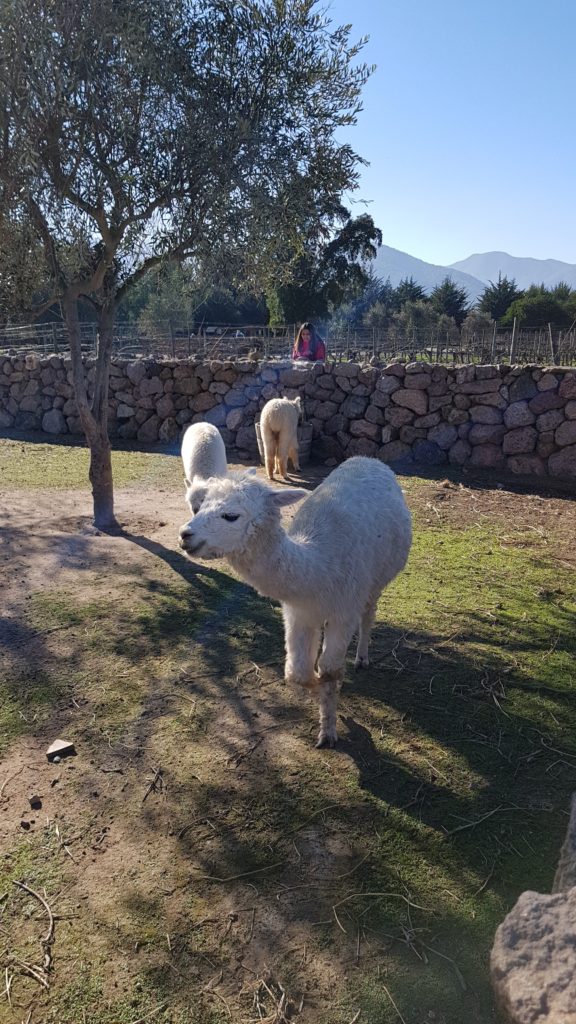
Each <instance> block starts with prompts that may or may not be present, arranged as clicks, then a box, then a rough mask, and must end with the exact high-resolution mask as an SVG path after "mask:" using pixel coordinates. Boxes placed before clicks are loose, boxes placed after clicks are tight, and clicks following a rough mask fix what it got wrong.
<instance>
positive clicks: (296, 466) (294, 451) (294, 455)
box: [288, 443, 300, 473]
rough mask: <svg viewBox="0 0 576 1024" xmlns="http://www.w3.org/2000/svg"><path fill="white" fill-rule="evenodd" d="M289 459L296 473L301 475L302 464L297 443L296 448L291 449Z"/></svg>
mask: <svg viewBox="0 0 576 1024" xmlns="http://www.w3.org/2000/svg"><path fill="white" fill-rule="evenodd" d="M288 458H289V459H290V462H291V463H292V465H293V467H294V469H295V471H296V472H297V473H299V472H300V463H299V461H298V444H297V443H296V447H294V445H292V447H291V448H290V452H289V454H288Z"/></svg>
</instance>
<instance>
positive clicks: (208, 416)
mask: <svg viewBox="0 0 576 1024" xmlns="http://www.w3.org/2000/svg"><path fill="white" fill-rule="evenodd" d="M204 419H205V421H206V423H212V425H213V426H214V427H224V426H226V419H227V409H226V406H225V405H214V406H213V407H212V408H211V409H208V410H207V411H206V412H205V413H204Z"/></svg>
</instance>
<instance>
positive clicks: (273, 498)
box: [268, 487, 309, 508]
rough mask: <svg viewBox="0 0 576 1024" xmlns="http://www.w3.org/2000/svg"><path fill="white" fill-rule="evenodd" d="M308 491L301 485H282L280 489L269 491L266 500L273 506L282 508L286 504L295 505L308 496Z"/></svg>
mask: <svg viewBox="0 0 576 1024" xmlns="http://www.w3.org/2000/svg"><path fill="white" fill-rule="evenodd" d="M308 493H309V492H308V491H305V490H304V488H303V487H284V488H283V489H282V490H281V491H280V490H278V491H270V494H269V498H268V500H269V501H270V503H271V504H272V505H273V506H274V508H284V507H285V506H286V505H295V504H296V502H297V501H302V499H303V498H307V497H308Z"/></svg>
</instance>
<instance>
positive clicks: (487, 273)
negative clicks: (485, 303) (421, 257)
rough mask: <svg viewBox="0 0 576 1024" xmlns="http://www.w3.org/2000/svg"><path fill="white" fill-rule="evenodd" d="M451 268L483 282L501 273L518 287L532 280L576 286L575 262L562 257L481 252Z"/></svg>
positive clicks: (552, 284) (495, 277)
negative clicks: (543, 258)
mask: <svg viewBox="0 0 576 1024" xmlns="http://www.w3.org/2000/svg"><path fill="white" fill-rule="evenodd" d="M417 262H418V261H417ZM451 269H452V270H457V271H461V272H463V273H465V274H472V275H473V276H474V278H479V279H480V281H483V282H485V283H486V284H487V283H488V281H497V280H498V274H499V273H500V274H502V277H508V278H510V279H512V278H514V280H515V281H516V284H517V285H518V287H519V288H528V287H529V285H531V284H545V285H546V287H547V288H553V287H554V285H557V284H559V283H560V281H566V282H567V283H568V284H569V285H570V286H571V287H572V288H576V264H574V263H563V262H562V261H561V260H533V259H530V258H529V257H524V256H509V255H508V253H507V252H483V253H475V254H474V256H469V257H468V259H466V260H459V261H458V263H452V264H451Z"/></svg>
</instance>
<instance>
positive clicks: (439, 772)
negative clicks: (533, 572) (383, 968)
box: [13, 532, 576, 1024]
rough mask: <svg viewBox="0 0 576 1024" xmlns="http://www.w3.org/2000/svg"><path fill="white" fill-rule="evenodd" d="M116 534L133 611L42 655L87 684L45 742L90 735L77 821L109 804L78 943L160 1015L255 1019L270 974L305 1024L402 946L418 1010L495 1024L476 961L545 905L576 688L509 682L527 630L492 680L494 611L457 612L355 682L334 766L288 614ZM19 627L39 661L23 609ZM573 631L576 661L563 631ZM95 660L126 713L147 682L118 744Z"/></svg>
mask: <svg viewBox="0 0 576 1024" xmlns="http://www.w3.org/2000/svg"><path fill="white" fill-rule="evenodd" d="M116 539H117V542H118V545H119V548H117V549H115V555H114V557H115V559H116V560H117V562H118V563H119V564H118V565H117V566H116V570H117V571H118V572H119V573H121V574H122V576H123V579H129V580H130V583H129V584H125V586H126V590H125V598H124V600H122V602H121V604H120V605H119V606H117V607H114V608H112V609H111V610H110V613H109V614H108V613H107V614H106V615H105V616H104V618H103V619H102V620H101V624H100V627H99V629H98V631H97V632H96V633H95V635H94V636H93V637H91V633H90V630H91V629H92V628H93V618H94V615H95V612H94V611H93V610H90V612H89V613H88V615H87V617H86V619H85V621H83V622H82V626H83V628H82V630H80V631H79V634H78V636H77V637H71V638H70V639H69V641H68V644H67V648H66V651H64V652H60V651H59V649H58V648H57V647H53V646H47V642H48V643H49V640H48V638H47V637H46V638H44V639H43V640H42V643H43V644H44V648H43V649H41V650H40V652H39V656H40V658H41V659H42V660H44V659H46V664H47V666H48V671H49V674H51V675H52V677H53V678H56V677H57V676H58V674H59V673H60V672H61V671H64V670H65V669H66V667H67V666H68V665H69V664H70V660H69V659H73V664H74V665H75V666H80V667H81V668H82V671H81V672H79V673H78V674H76V675H75V676H74V680H73V681H72V682H71V686H72V687H73V689H72V690H71V693H72V695H73V696H74V699H75V701H76V705H78V706H77V707H75V706H74V703H73V702H71V701H67V703H66V704H65V705H64V706H63V705H60V706H59V707H55V708H53V710H52V713H51V717H49V718H48V719H47V720H46V724H45V725H44V728H46V729H48V728H49V729H52V728H55V729H60V728H62V729H69V728H70V729H76V731H77V733H78V734H79V735H80V737H81V739H82V745H81V749H82V748H83V756H82V758H81V763H80V760H79V762H78V763H79V766H80V768H79V767H78V765H77V766H76V771H77V772H78V771H79V772H80V774H79V778H78V779H77V782H76V790H75V794H76V798H77V801H78V803H77V805H74V801H73V799H72V795H71V794H70V792H68V797H67V799H68V804H67V806H66V813H67V814H68V815H70V814H71V813H72V812H71V809H70V808H71V807H72V806H74V808H75V813H76V814H78V815H79V816H80V818H81V816H82V815H83V814H85V813H86V811H85V808H86V806H87V805H88V804H89V803H90V800H93V799H96V798H93V797H92V794H93V793H95V792H96V793H100V797H98V799H99V800H100V811H99V815H100V817H99V819H98V826H97V827H100V828H101V827H102V825H103V823H105V824H106V827H107V828H108V830H109V831H108V833H107V835H108V836H109V838H108V839H105V840H104V841H103V842H101V843H100V841H99V840H98V839H97V837H96V834H95V833H94V832H91V833H89V834H90V836H91V841H92V840H93V841H94V843H97V844H98V845H97V852H95V853H94V854H92V853H90V852H89V856H88V858H87V861H88V863H85V864H84V865H83V872H80V873H79V877H78V879H77V881H76V884H77V886H78V887H79V888H80V890H81V892H82V897H83V903H82V906H83V907H84V908H85V909H84V910H83V911H82V922H81V924H82V927H83V928H85V929H86V928H88V929H89V930H90V935H91V936H92V935H93V934H96V933H93V932H92V931H91V929H92V923H94V922H95V923H96V924H97V925H98V929H97V935H98V943H99V944H100V945H101V946H102V948H103V949H104V950H105V951H106V952H107V954H108V956H111V955H112V952H113V953H114V956H115V957H116V956H117V957H119V958H121V959H122V962H123V963H126V964H132V960H131V957H132V956H133V951H134V947H135V945H136V944H138V943H140V944H141V948H140V952H139V954H138V956H139V970H140V971H141V972H142V974H143V976H144V977H145V978H146V979H147V981H148V983H149V985H150V987H151V989H152V990H153V991H154V992H156V993H158V996H159V998H163V997H164V996H165V995H169V996H170V998H171V999H174V998H175V997H176V996H177V993H178V992H179V991H182V989H183V988H184V991H187V990H188V991H189V992H194V993H198V992H200V991H201V990H202V989H205V988H206V987H207V986H208V985H209V983H210V980H211V979H212V978H218V977H219V976H220V972H222V981H221V982H220V983H219V984H218V990H219V992H221V993H222V997H223V998H224V999H230V1000H232V999H234V1000H239V1005H242V1006H243V1007H244V1010H249V1009H250V1007H249V1004H248V1006H247V1005H246V1002H245V999H244V996H243V997H240V996H239V990H240V989H241V987H242V986H243V985H246V984H247V983H248V981H250V984H251V985H252V988H254V986H255V985H256V981H257V978H258V977H259V976H260V972H261V971H262V970H264V967H265V965H268V966H270V965H272V966H273V969H274V971H275V972H276V976H277V977H278V978H279V980H281V981H282V984H283V985H285V986H286V985H287V984H288V983H289V986H290V992H291V993H296V994H300V993H301V992H302V989H303V986H304V985H305V984H306V982H308V983H309V984H310V988H311V991H310V992H309V1012H308V1017H306V1016H303V1018H302V1019H303V1021H307V1020H309V1021H312V1020H314V1021H315V1024H316V1022H317V1021H324V1020H326V1021H330V1024H332V1021H333V1020H334V1017H330V1016H326V1017H324V1016H322V1014H323V1013H324V1007H325V1006H327V1005H328V1004H329V1000H330V998H331V997H332V996H333V992H334V991H335V986H337V985H338V986H339V985H341V984H342V981H341V978H342V973H343V970H347V969H348V968H347V967H345V966H344V965H346V964H350V963H352V964H353V963H354V956H355V955H356V949H357V944H359V947H360V948H361V949H362V950H365V951H366V952H365V954H364V955H366V956H367V955H368V951H370V956H372V955H374V956H380V957H382V956H384V953H385V952H386V951H388V952H387V953H386V955H387V956H391V955H392V954H391V953H390V952H389V951H390V949H391V948H392V949H394V950H396V949H397V948H398V949H399V950H400V954H399V959H398V963H399V964H400V967H401V971H400V974H401V975H402V972H409V973H410V978H411V981H410V985H411V986H412V988H418V987H419V989H420V990H421V992H422V993H423V994H422V997H421V1001H420V1002H419V1003H418V1008H419V1011H420V1009H421V1008H422V1007H431V1008H434V1007H436V1008H437V1007H438V1006H439V1005H440V1006H443V1007H444V1008H446V1007H448V1012H447V1014H446V1020H447V1021H450V1024H452V1022H454V1024H456V1022H458V1021H461V1020H464V1019H466V1020H470V1021H471V1022H476V1021H478V1022H483V1024H484V1022H486V1021H489V1020H491V1019H492V1011H491V999H490V993H489V987H488V978H487V973H486V971H485V969H484V965H483V964H482V956H485V953H486V950H487V948H488V946H489V943H490V940H491V934H492V931H493V928H494V926H495V924H496V923H497V922H498V920H499V919H500V918H501V917H502V915H503V912H504V910H505V908H506V907H507V906H508V905H509V904H510V903H511V902H512V901H513V900H514V899H515V897H516V896H517V894H518V893H519V891H521V890H522V889H524V888H526V887H532V886H533V887H534V888H541V889H544V890H546V889H547V888H549V887H550V881H551V875H552V872H553V870H554V863H555V860H556V856H557V851H558V849H559V845H560V841H561V838H562V831H563V828H564V822H565V818H564V815H563V807H564V806H566V807H567V806H568V795H569V792H570V790H571V789H572V788H573V785H574V770H573V768H572V763H573V762H574V761H576V751H575V750H574V749H573V748H572V746H571V744H570V743H567V741H566V737H565V733H566V730H567V728H568V726H569V724H570V723H571V722H573V720H574V697H573V695H572V693H571V692H570V691H569V690H566V691H565V690H562V689H561V688H560V687H559V688H558V689H555V688H554V687H553V686H551V685H550V682H549V679H548V675H547V674H545V673H544V670H542V672H541V673H540V674H539V675H535V676H534V678H532V679H531V680H527V679H526V678H524V677H523V676H522V675H521V673H517V672H516V671H509V669H510V666H511V665H514V662H515V661H518V660H519V659H520V658H521V656H522V655H523V654H524V653H525V652H526V651H527V650H529V649H533V648H534V647H535V646H537V644H538V641H537V640H535V639H534V637H533V636H531V635H530V629H529V626H527V627H526V628H525V630H524V631H523V632H522V634H521V635H520V636H519V637H515V638H511V639H510V642H509V644H508V645H507V648H506V650H505V651H504V652H503V654H502V658H501V659H500V660H499V661H498V660H496V661H494V660H493V659H492V660H491V661H490V659H489V655H488V654H487V655H486V657H484V656H483V655H482V654H481V653H479V652H482V651H483V649H484V648H485V647H487V646H488V641H489V628H490V624H489V623H488V622H486V621H485V620H483V619H482V618H481V617H480V616H473V615H470V614H468V613H467V614H466V615H465V614H464V613H462V615H461V617H460V618H461V621H460V626H461V629H460V633H459V640H458V642H453V643H447V642H446V641H447V638H446V636H445V635H440V634H435V633H434V632H432V631H431V630H422V631H419V632H418V633H414V634H413V635H411V636H407V635H406V633H402V632H401V631H400V630H399V629H396V628H390V627H386V626H384V625H382V624H379V625H377V627H376V630H375V633H374V643H373V650H374V657H375V662H374V664H373V665H372V667H371V668H370V669H368V670H367V671H366V672H364V673H358V674H355V675H352V673H349V674H348V679H347V681H346V683H345V686H344V689H343V692H342V696H341V704H340V708H341V715H340V717H341V722H342V723H343V725H344V729H343V730H342V729H341V733H342V739H341V743H340V746H339V748H338V749H337V750H335V751H316V750H314V748H313V739H312V735H313V733H314V732H315V729H316V708H315V705H314V703H313V702H311V701H308V700H306V701H302V695H301V694H298V693H294V692H292V691H291V690H290V689H289V688H288V687H286V686H284V684H283V683H282V660H283V656H282V646H283V634H282V624H281V619H280V616H279V613H278V610H277V609H276V608H274V607H273V606H272V605H271V604H270V602H268V601H266V600H265V599H262V598H260V597H258V596H257V595H256V594H255V593H254V592H253V591H252V590H251V589H250V588H249V587H247V586H246V585H244V584H243V583H240V582H238V581H237V580H234V579H233V578H232V577H231V576H230V575H229V574H228V573H227V572H225V571H223V570H222V569H221V567H219V566H213V567H212V566H211V567H209V568H207V569H205V568H202V569H201V570H200V569H199V567H197V566H195V565H194V564H193V563H192V562H189V561H187V560H185V559H184V558H183V556H182V555H181V554H180V553H179V552H177V551H175V550H174V551H172V550H170V549H168V548H166V547H165V546H164V545H162V544H160V543H158V542H156V541H153V540H150V539H149V538H147V537H145V536H143V535H139V534H129V533H127V532H124V533H120V534H119V535H118V537H117V538H116ZM13 540H14V541H15V542H17V543H21V542H22V537H21V536H15V537H14V538H13ZM35 543H38V544H47V543H52V539H51V538H50V537H48V536H45V537H43V538H42V536H39V537H38V538H37V539H35V538H33V539H32V544H33V545H34V544H35ZM95 543H97V542H96V541H94V539H90V538H83V539H82V541H81V542H79V546H78V547H77V548H74V550H73V551H72V552H71V554H70V555H69V557H70V559H71V561H70V563H69V567H71V568H72V569H74V571H76V570H78V571H80V569H82V570H85V569H86V568H87V565H86V563H88V564H90V558H91V550H92V546H93V545H94V544H95ZM124 545H126V550H127V548H128V545H129V546H133V545H136V546H137V547H138V548H139V549H140V551H141V553H142V560H141V561H139V562H138V563H137V564H135V563H134V561H133V559H131V558H128V557H124V556H123V554H122V552H123V551H124ZM30 551H31V555H32V556H34V547H33V546H32V548H31V549H30ZM38 551H39V549H38ZM108 565H109V560H108V557H106V558H104V557H102V558H101V559H100V562H99V568H100V569H102V570H106V569H107V567H108ZM71 604H72V605H74V598H73V596H72V598H71ZM76 612H77V614H78V615H79V616H81V615H82V610H81V608H80V609H76ZM66 614H68V612H66ZM14 628H15V629H16V631H17V634H18V637H19V638H20V639H21V640H22V643H23V644H24V645H25V644H27V643H28V640H29V639H30V632H29V631H30V630H31V629H32V627H31V626H30V623H29V621H28V619H27V618H26V615H25V614H23V615H22V617H21V618H20V619H19V620H17V621H16V622H15V625H14ZM558 632H559V635H560V637H561V640H560V641H559V643H560V645H561V646H562V647H565V649H566V651H567V652H568V653H570V651H571V650H572V641H571V639H570V637H573V636H574V631H573V621H572V617H571V616H570V614H569V613H568V612H566V613H564V612H562V611H561V610H560V611H559V615H558ZM90 644H92V646H91V647H90V646H89V645H90ZM88 656H89V657H90V658H92V657H93V658H94V663H95V665H96V666H100V668H99V671H101V672H103V671H104V670H106V671H107V672H109V671H110V665H112V666H113V669H112V671H113V675H112V676H111V677H110V678H109V679H106V680H102V682H103V683H104V682H105V683H106V686H107V687H108V688H109V689H111V690H113V691H114V692H116V693H118V694H120V695H121V694H122V693H123V692H124V691H125V690H126V686H127V684H126V682H125V681H124V674H125V673H130V674H131V675H130V678H132V676H133V677H134V679H136V680H137V684H134V693H133V697H132V699H131V701H129V702H127V703H126V705H123V707H122V710H121V713H120V715H119V716H117V717H116V718H115V720H114V722H113V724H112V725H110V724H109V723H108V724H107V725H106V728H107V732H106V733H103V732H102V731H101V722H100V721H99V717H100V718H102V716H103V715H104V712H103V711H102V707H103V705H98V703H97V700H96V699H95V697H94V696H93V695H92V691H86V690H84V689H83V687H84V686H85V682H84V673H85V671H86V665H85V660H86V658H87V657H88ZM100 658H101V659H103V660H102V661H100V660H99V659H100ZM108 658H109V659H111V660H110V661H108V660H106V659H108ZM87 692H88V694H89V695H88V697H87V696H86V693H87ZM518 695H520V697H521V699H519V698H518ZM543 701H545V702H546V707H547V708H549V710H550V712H551V716H550V717H549V718H548V719H547V721H548V722H549V723H550V728H549V729H546V730H544V728H543V726H542V722H541V713H542V709H543V704H542V702H543ZM31 731H32V730H31V729H30V730H28V732H30V733H31ZM104 737H106V740H107V741H105V740H104ZM542 739H544V743H542ZM567 746H568V747H569V749H568V750H567V751H566V750H565V756H564V757H563V756H562V749H563V748H566V747H567ZM558 751H560V754H559V753H558ZM558 759H560V762H561V763H558ZM108 772H110V774H107V773H108ZM104 783H106V789H105V790H104V788H103V787H104ZM74 824H76V823H74ZM78 824H80V822H78ZM90 828H92V829H95V828H96V826H92V825H91V826H90ZM88 850H89V851H91V850H92V847H88ZM68 867H69V869H70V870H71V871H74V870H75V869H74V867H73V866H70V865H68ZM491 872H492V873H491ZM104 880H105V884H104ZM486 880H487V881H486ZM484 883H485V884H484ZM369 894H377V895H376V896H371V895H369ZM84 897H85V899H84ZM422 908H424V909H422ZM462 908H464V909H462ZM473 915H475V916H473ZM75 927H76V926H75V925H74V924H72V925H71V930H72V933H74V928H75ZM78 927H80V926H78ZM412 928H413V929H415V930H416V932H417V934H418V935H420V936H422V937H423V938H424V940H425V939H426V938H427V939H428V940H429V944H430V945H431V946H433V947H434V948H435V949H438V950H439V953H438V959H437V960H434V957H433V956H432V957H430V963H428V964H427V963H426V962H425V961H424V960H423V959H418V957H416V956H415V955H414V953H413V951H412V949H411V948H410V947H409V946H408V945H407V944H406V942H405V939H403V938H402V936H403V934H404V933H403V931H402V929H412ZM421 929H424V931H420V930H421ZM166 934H168V935H169V936H170V942H169V943H167V942H166ZM390 936H392V941H391V940H390ZM464 938H465V942H464ZM78 941H79V942H82V941H84V942H85V941H86V936H84V937H83V938H82V936H81V935H80V934H79V935H78ZM418 941H419V940H418V939H415V940H414V943H413V944H414V945H415V947H416V948H417V949H418V948H419V946H418ZM402 943H404V944H402ZM303 949H304V951H306V949H308V950H309V953H308V954H306V952H304V954H302V950H303ZM479 951H480V952H479ZM443 955H444V956H446V957H448V958H449V960H448V961H445V962H444V963H442V960H441V957H442V956H443ZM402 958H404V959H402ZM450 959H452V960H455V959H457V960H458V963H459V965H460V969H461V970H462V972H463V973H464V974H465V977H466V979H467V981H468V991H467V992H463V991H462V989H461V987H460V986H459V984H458V979H457V976H456V974H455V972H454V968H453V966H452V965H451V962H449V961H450ZM361 962H362V961H361V959H360V958H359V957H357V961H356V969H357V971H358V973H360V972H359V966H360V964H361ZM243 964H244V965H246V964H247V965H248V967H246V966H242V965H243ZM250 970H252V972H253V973H252V974H250ZM183 979H184V980H183ZM336 979H338V980H336ZM314 985H316V986H317V987H316V989H314ZM248 988H250V985H248ZM315 993H316V994H315ZM205 996H206V993H205V994H204V996H200V998H202V999H203V998H205ZM406 998H408V996H406ZM243 999H244V1002H242V1000H243ZM362 999H363V1002H362V1005H363V1006H364V1007H365V1009H366V1008H369V1006H370V1005H371V1004H370V999H369V998H368V996H367V995H366V994H364V995H363V996H362ZM380 999H381V1002H380V1004H379V1008H378V1004H376V1009H375V1010H374V1013H375V1014H380V1015H381V1013H382V1006H384V1005H385V1002H386V1000H385V997H384V996H383V995H382V993H381V991H380ZM315 1000H316V1002H315ZM234 1005H236V1003H235V1004H234ZM407 1005H408V1007H409V1005H410V1004H409V1003H408V1004H407ZM407 1005H406V1004H405V1003H404V1002H402V1003H401V1006H402V1008H403V1009H404V1010H406V1009H407ZM366 1012H368V1011H367V1010H366ZM350 1016H351V1015H350V1014H349V1015H348V1017H347V1019H348V1020H349V1019H350ZM367 1019H371V1018H370V1017H367ZM372 1019H375V1020H376V1019H380V1016H374V1015H373V1017H372ZM381 1019H382V1020H384V1019H386V1018H385V1017H383V1016H382V1017H381Z"/></svg>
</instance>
